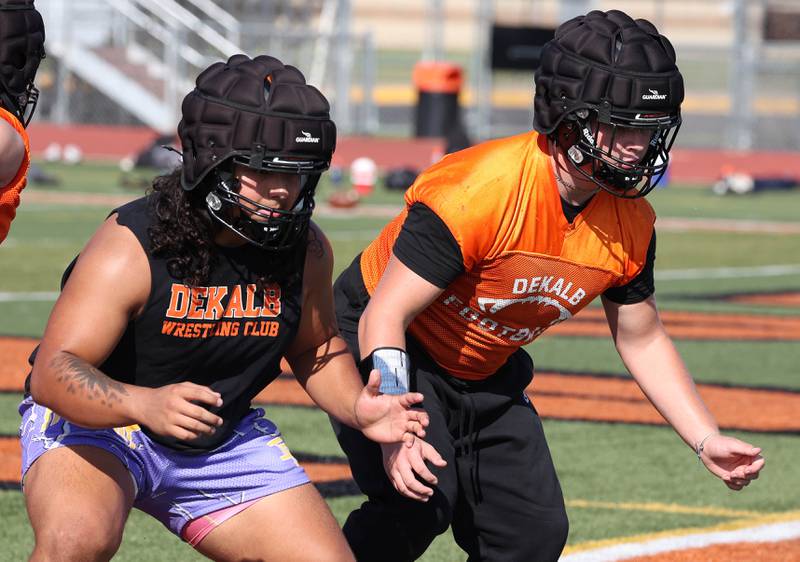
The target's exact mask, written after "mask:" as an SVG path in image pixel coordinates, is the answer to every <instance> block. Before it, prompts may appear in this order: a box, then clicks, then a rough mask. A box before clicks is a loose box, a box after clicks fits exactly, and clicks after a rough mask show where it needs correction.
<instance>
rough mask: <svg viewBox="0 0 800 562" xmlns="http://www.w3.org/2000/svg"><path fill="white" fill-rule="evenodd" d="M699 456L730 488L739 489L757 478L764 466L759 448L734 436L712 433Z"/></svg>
mask: <svg viewBox="0 0 800 562" xmlns="http://www.w3.org/2000/svg"><path fill="white" fill-rule="evenodd" d="M700 458H701V459H702V461H703V464H705V465H706V468H708V470H710V471H711V473H712V474H714V475H715V476H717V477H719V478H720V479H722V481H723V482H725V485H726V486H728V488H730V489H731V490H737V491H738V490H741V489H742V488H744V487H745V486H748V485H749V484H750V482H752V481H753V480H755V479H756V478H758V475H759V472H760V471H761V469H762V468H763V467H764V457H762V456H761V449H760V448H758V447H754V446H753V445H750V444H749V443H745V442H744V441H740V440H739V439H736V438H735V437H728V436H726V435H712V436H711V437H709V438H708V439H707V440H706V441H705V443H704V446H703V451H702V453H700Z"/></svg>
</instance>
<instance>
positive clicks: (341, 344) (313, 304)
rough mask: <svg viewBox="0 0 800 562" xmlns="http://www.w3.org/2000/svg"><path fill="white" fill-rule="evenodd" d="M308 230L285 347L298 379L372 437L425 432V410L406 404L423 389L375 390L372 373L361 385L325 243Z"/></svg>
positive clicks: (319, 234)
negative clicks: (293, 326) (295, 314)
mask: <svg viewBox="0 0 800 562" xmlns="http://www.w3.org/2000/svg"><path fill="white" fill-rule="evenodd" d="M310 236H311V241H310V243H309V247H308V251H307V254H306V266H305V272H304V288H303V313H302V318H301V320H300V327H299V329H298V333H297V336H296V337H295V339H294V341H293V342H292V344H291V346H290V347H289V348H288V349H287V350H286V353H285V357H286V360H287V361H288V362H289V365H290V366H291V367H292V371H293V372H294V374H295V376H296V377H297V380H298V381H299V382H300V384H301V385H302V386H303V388H305V390H306V392H308V394H309V396H311V398H312V399H313V400H314V402H316V403H317V405H319V407H320V408H322V409H323V410H325V411H326V412H327V413H329V414H331V415H332V416H334V417H335V418H337V419H338V420H340V421H342V423H345V424H347V425H349V426H351V427H355V428H358V429H361V430H362V431H363V432H364V434H365V435H367V437H370V438H371V439H374V440H378V441H385V442H392V441H400V440H401V439H402V438H403V435H404V433H405V432H406V431H409V430H411V431H413V432H414V433H416V434H418V435H420V436H421V435H424V431H423V430H422V427H423V426H424V425H427V414H425V413H424V412H420V411H415V410H408V407H409V406H411V405H412V404H414V403H417V402H420V401H421V400H422V395H420V394H417V393H408V394H404V395H397V396H388V395H381V396H379V395H378V392H377V386H378V380H377V377H376V376H375V375H376V373H373V377H371V378H370V384H369V385H368V386H367V388H366V389H365V387H364V384H363V383H362V381H361V376H360V375H359V373H358V370H357V369H356V365H355V362H354V361H353V358H352V356H351V355H350V352H349V351H348V349H347V344H346V343H345V341H344V340H343V339H342V338H341V336H339V330H338V326H337V324H336V316H335V313H334V306H333V291H332V289H331V276H332V270H333V252H332V250H331V247H330V243H329V242H328V240H327V239H326V238H325V237H324V235H323V234H322V232H321V231H320V230H319V229H318V228H317V227H316V226H315V225H313V226H312V230H311V232H310ZM386 424H388V425H386ZM401 425H402V426H403V427H404V429H402V431H400V429H401V427H400V426H401ZM409 428H410V429H409Z"/></svg>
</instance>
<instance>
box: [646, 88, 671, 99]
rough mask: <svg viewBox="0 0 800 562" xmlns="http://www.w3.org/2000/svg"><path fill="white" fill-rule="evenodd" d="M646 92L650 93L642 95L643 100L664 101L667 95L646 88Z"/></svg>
mask: <svg viewBox="0 0 800 562" xmlns="http://www.w3.org/2000/svg"><path fill="white" fill-rule="evenodd" d="M648 91H649V92H650V94H649V95H648V94H644V95H643V96H642V99H643V100H665V99H667V95H666V94H659V93H658V90H651V89H649V88H648Z"/></svg>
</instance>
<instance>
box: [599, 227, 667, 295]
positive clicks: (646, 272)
mask: <svg viewBox="0 0 800 562" xmlns="http://www.w3.org/2000/svg"><path fill="white" fill-rule="evenodd" d="M655 261H656V231H655V229H653V235H652V236H651V237H650V246H648V248H647V258H646V261H645V263H644V267H643V268H642V270H641V271H640V272H639V275H637V276H636V277H634V278H633V279H632V280H631V281H630V282H629V283H627V284H625V285H622V286H621V287H611V288H610V289H607V290H606V291H605V292H604V293H603V296H605V297H606V298H607V299H608V300H610V301H613V302H615V303H617V304H636V303H637V302H642V301H643V300H645V299H647V298H648V297H649V296H650V295H652V294H653V293H655V292H656V284H655V279H654V278H653V269H654V266H655Z"/></svg>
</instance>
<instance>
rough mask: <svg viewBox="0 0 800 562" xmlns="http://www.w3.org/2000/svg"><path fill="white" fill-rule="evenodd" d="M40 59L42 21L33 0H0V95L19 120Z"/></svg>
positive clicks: (3, 103)
mask: <svg viewBox="0 0 800 562" xmlns="http://www.w3.org/2000/svg"><path fill="white" fill-rule="evenodd" d="M43 58H44V22H43V21H42V16H41V14H39V12H38V11H37V10H36V8H35V7H34V5H33V0H0V87H2V89H3V92H2V93H3V95H2V96H0V98H2V105H3V106H4V107H5V109H7V110H8V111H11V112H12V113H14V114H15V115H17V117H19V119H20V121H23V113H24V110H25V106H26V105H27V104H28V95H29V93H30V91H31V89H32V88H33V79H34V78H35V77H36V71H37V70H38V69H39V63H40V62H41V61H42V59H43ZM9 106H10V107H9Z"/></svg>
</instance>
